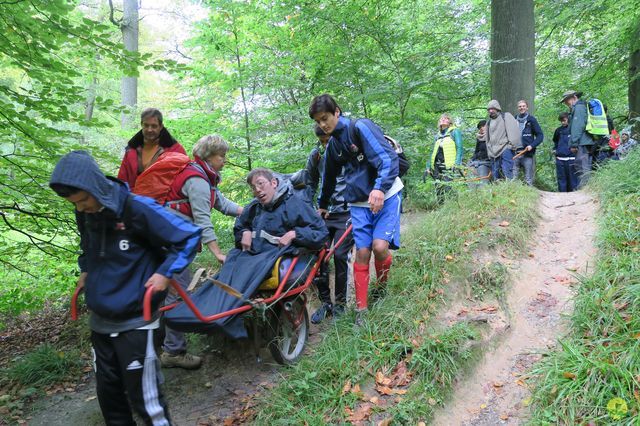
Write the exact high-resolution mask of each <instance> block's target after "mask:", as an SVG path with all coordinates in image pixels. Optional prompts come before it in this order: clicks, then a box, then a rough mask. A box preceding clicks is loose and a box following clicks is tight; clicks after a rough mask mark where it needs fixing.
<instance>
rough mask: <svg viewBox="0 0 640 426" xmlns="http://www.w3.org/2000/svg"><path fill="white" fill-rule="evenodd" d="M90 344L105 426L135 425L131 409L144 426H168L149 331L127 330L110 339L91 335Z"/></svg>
mask: <svg viewBox="0 0 640 426" xmlns="http://www.w3.org/2000/svg"><path fill="white" fill-rule="evenodd" d="M91 343H92V345H93V351H94V358H95V371H96V388H97V393H98V402H99V403H100V409H101V410H102V416H103V417H104V420H105V423H106V424H107V425H108V426H130V425H135V424H136V423H135V421H134V420H133V417H132V413H131V406H132V407H133V409H134V410H135V411H136V413H137V414H138V415H139V416H140V417H141V418H142V420H143V421H144V422H145V424H147V425H154V426H160V425H171V420H170V418H169V411H168V409H167V404H166V402H165V400H164V397H163V396H162V392H161V390H160V386H159V382H160V380H159V377H160V369H159V362H158V359H157V357H156V353H155V349H154V348H153V330H131V331H125V332H123V333H117V334H114V335H109V334H100V333H96V332H94V331H92V332H91ZM127 397H128V398H127ZM129 403H131V405H129Z"/></svg>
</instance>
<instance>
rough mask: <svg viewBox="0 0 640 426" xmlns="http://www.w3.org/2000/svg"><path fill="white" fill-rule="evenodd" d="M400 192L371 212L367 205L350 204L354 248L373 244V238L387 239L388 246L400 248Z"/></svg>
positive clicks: (369, 246) (368, 246) (367, 246)
mask: <svg viewBox="0 0 640 426" xmlns="http://www.w3.org/2000/svg"><path fill="white" fill-rule="evenodd" d="M401 204H402V196H401V193H400V192H399V193H397V194H395V195H393V196H391V197H390V198H388V199H386V200H385V201H384V204H383V206H382V210H380V211H379V212H378V213H376V214H373V213H372V212H371V209H370V208H369V207H357V206H351V223H352V224H353V239H354V240H355V243H356V249H361V248H368V249H370V248H371V247H372V246H373V240H385V241H389V248H391V249H393V250H396V249H398V248H400V205H401Z"/></svg>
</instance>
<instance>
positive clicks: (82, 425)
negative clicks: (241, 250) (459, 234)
mask: <svg viewBox="0 0 640 426" xmlns="http://www.w3.org/2000/svg"><path fill="white" fill-rule="evenodd" d="M418 216H419V213H415V212H411V213H408V214H406V215H403V218H402V226H403V228H404V227H406V224H407V223H411V222H412V221H413V220H415V219H416V218H417V217H418ZM331 276H333V274H332V275H331ZM313 293H314V292H310V294H313ZM350 293H353V289H350ZM318 305H319V302H318V300H317V298H316V297H315V296H312V297H311V300H310V307H309V310H310V312H313V311H314V310H315V308H317V307H318ZM330 326H331V325H330V324H329V321H327V324H324V323H323V324H321V325H320V326H315V325H313V324H311V328H310V331H309V346H308V347H307V351H310V350H313V347H314V346H315V344H317V342H319V341H320V340H321V339H322V335H323V330H324V328H326V327H330ZM200 341H201V346H202V347H198V346H195V347H194V346H193V345H190V351H191V352H194V353H196V354H198V355H201V356H203V357H204V362H203V366H202V368H201V369H199V370H196V371H183V370H179V369H170V370H166V369H164V370H163V373H164V376H165V385H164V390H165V394H166V398H167V401H168V402H169V409H170V411H171V415H172V418H173V421H174V423H175V424H176V425H178V426H183V425H199V426H204V425H218V424H223V423H225V420H226V421H227V422H231V420H234V421H236V422H237V423H244V422H245V421H246V420H247V417H249V418H250V414H251V408H252V404H253V401H254V400H255V397H256V396H258V394H259V393H261V392H268V390H269V389H270V388H271V387H273V386H274V385H275V383H277V381H278V380H279V376H280V372H281V371H282V367H280V366H278V365H277V364H276V363H275V361H274V360H273V358H272V357H271V355H270V354H269V351H268V350H266V349H262V350H261V358H262V361H261V362H258V361H257V360H256V357H255V354H254V350H253V348H252V346H251V344H250V343H249V342H234V341H231V340H229V339H226V338H224V336H222V335H218V336H211V337H207V338H201V339H200ZM30 411H31V412H30V413H28V414H27V415H28V422H29V423H28V424H29V425H30V426H51V425H65V426H93V425H102V424H103V421H102V416H101V414H100V408H99V406H98V402H97V400H96V396H95V380H94V378H93V374H92V373H89V374H88V375H87V378H86V383H85V384H83V385H81V386H79V387H78V388H77V389H75V391H74V392H65V393H60V394H56V395H50V396H48V397H46V398H44V399H42V400H40V401H38V402H37V403H36V404H35V405H34V406H33V407H32V409H31V410H30ZM237 423H234V424H237Z"/></svg>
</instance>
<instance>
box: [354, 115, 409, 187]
mask: <svg viewBox="0 0 640 426" xmlns="http://www.w3.org/2000/svg"><path fill="white" fill-rule="evenodd" d="M357 121H358V120H351V123H349V140H352V141H355V140H357V139H358V138H357V136H356V133H355V127H356V122H357ZM384 138H385V139H386V141H387V142H389V145H391V148H393V150H394V151H395V153H396V154H397V155H398V169H399V173H398V176H400V177H402V176H404V175H406V174H407V172H408V171H409V167H411V163H409V159H408V158H407V156H406V155H405V153H404V150H403V149H402V146H400V143H399V142H398V141H396V140H395V139H393V138H392V137H391V136H387V135H384ZM360 144H361V145H362V142H361V143H360Z"/></svg>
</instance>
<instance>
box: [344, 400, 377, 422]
mask: <svg viewBox="0 0 640 426" xmlns="http://www.w3.org/2000/svg"><path fill="white" fill-rule="evenodd" d="M371 407H372V405H371V404H369V403H365V404H362V405H360V406H359V407H358V408H357V409H356V410H355V411H352V412H351V415H350V416H349V418H348V419H347V420H349V421H350V422H353V423H355V422H362V421H365V420H367V419H368V418H369V416H370V415H371Z"/></svg>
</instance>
